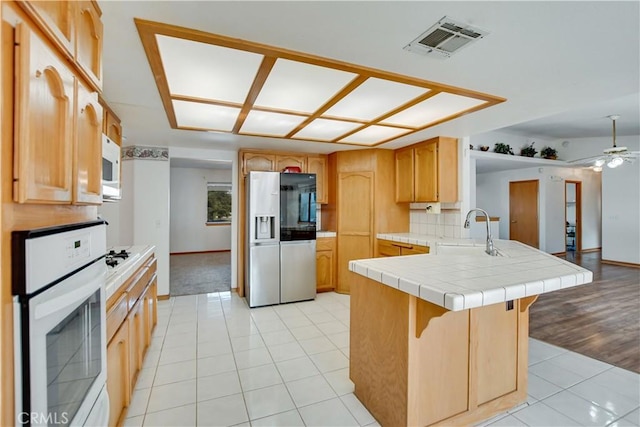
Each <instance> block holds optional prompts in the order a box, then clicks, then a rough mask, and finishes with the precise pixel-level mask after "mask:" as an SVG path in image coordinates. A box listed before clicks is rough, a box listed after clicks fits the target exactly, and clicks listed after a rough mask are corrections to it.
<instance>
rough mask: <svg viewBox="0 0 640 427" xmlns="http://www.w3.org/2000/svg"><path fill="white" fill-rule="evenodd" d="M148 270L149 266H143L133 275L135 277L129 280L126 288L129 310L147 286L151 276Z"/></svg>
mask: <svg viewBox="0 0 640 427" xmlns="http://www.w3.org/2000/svg"><path fill="white" fill-rule="evenodd" d="M148 272H149V268H148V267H146V266H143V267H141V268H140V269H139V270H138V271H136V273H135V274H134V275H133V278H132V279H131V281H130V282H129V285H128V286H127V288H126V289H127V291H126V292H127V296H128V308H129V310H131V309H132V308H133V306H134V304H135V303H136V301H137V300H138V298H140V295H142V292H143V291H144V288H145V287H146V286H147V283H148V278H149V276H148Z"/></svg>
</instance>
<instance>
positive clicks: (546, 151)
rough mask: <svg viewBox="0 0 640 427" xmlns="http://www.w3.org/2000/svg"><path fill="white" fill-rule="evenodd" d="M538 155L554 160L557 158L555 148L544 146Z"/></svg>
mask: <svg viewBox="0 0 640 427" xmlns="http://www.w3.org/2000/svg"><path fill="white" fill-rule="evenodd" d="M540 155H541V156H542V157H544V158H545V159H549V160H555V159H557V158H558V151H557V150H556V149H555V148H551V147H544V148H543V149H542V151H541V152H540Z"/></svg>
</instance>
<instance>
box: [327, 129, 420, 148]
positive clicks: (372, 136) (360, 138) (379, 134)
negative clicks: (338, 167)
mask: <svg viewBox="0 0 640 427" xmlns="http://www.w3.org/2000/svg"><path fill="white" fill-rule="evenodd" d="M408 132H411V130H409V129H400V128H394V127H389V126H369V127H366V128H364V129H362V130H361V131H358V132H356V133H354V134H352V135H349V136H347V137H346V138H343V139H341V140H340V141H339V142H342V143H350V144H362V145H373V144H376V143H378V142H381V141H385V140H387V139H391V138H397V137H399V136H400V135H403V134H405V133H408Z"/></svg>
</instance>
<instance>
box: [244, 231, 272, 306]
mask: <svg viewBox="0 0 640 427" xmlns="http://www.w3.org/2000/svg"><path fill="white" fill-rule="evenodd" d="M248 270H249V271H248V273H249V274H248V281H247V284H248V286H247V302H248V303H249V307H252V308H253V307H260V306H263V305H271V304H278V303H279V302H280V247H279V245H278V244H277V243H276V244H264V245H253V246H251V247H250V248H249V266H248Z"/></svg>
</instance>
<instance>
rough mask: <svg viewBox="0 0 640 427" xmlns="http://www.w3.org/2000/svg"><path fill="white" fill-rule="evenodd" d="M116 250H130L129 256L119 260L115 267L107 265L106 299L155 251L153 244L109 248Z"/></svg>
mask: <svg viewBox="0 0 640 427" xmlns="http://www.w3.org/2000/svg"><path fill="white" fill-rule="evenodd" d="M111 249H114V250H115V251H116V252H120V250H121V249H125V250H126V251H127V252H131V253H130V254H129V257H128V258H127V259H126V260H124V262H120V263H119V264H118V265H117V266H116V267H113V268H112V267H107V268H108V269H109V270H108V271H107V280H106V288H105V291H106V294H107V300H108V299H109V297H111V295H113V294H114V293H115V291H116V290H118V288H119V287H120V286H121V285H122V284H123V283H124V282H126V280H127V279H128V278H129V277H130V276H131V275H132V274H133V273H135V271H136V270H137V269H138V268H140V266H141V265H142V264H144V262H145V261H146V259H147V258H149V256H150V255H151V254H152V253H153V252H154V251H155V249H156V247H155V246H153V245H147V246H145V245H140V246H118V247H114V248H111Z"/></svg>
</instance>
